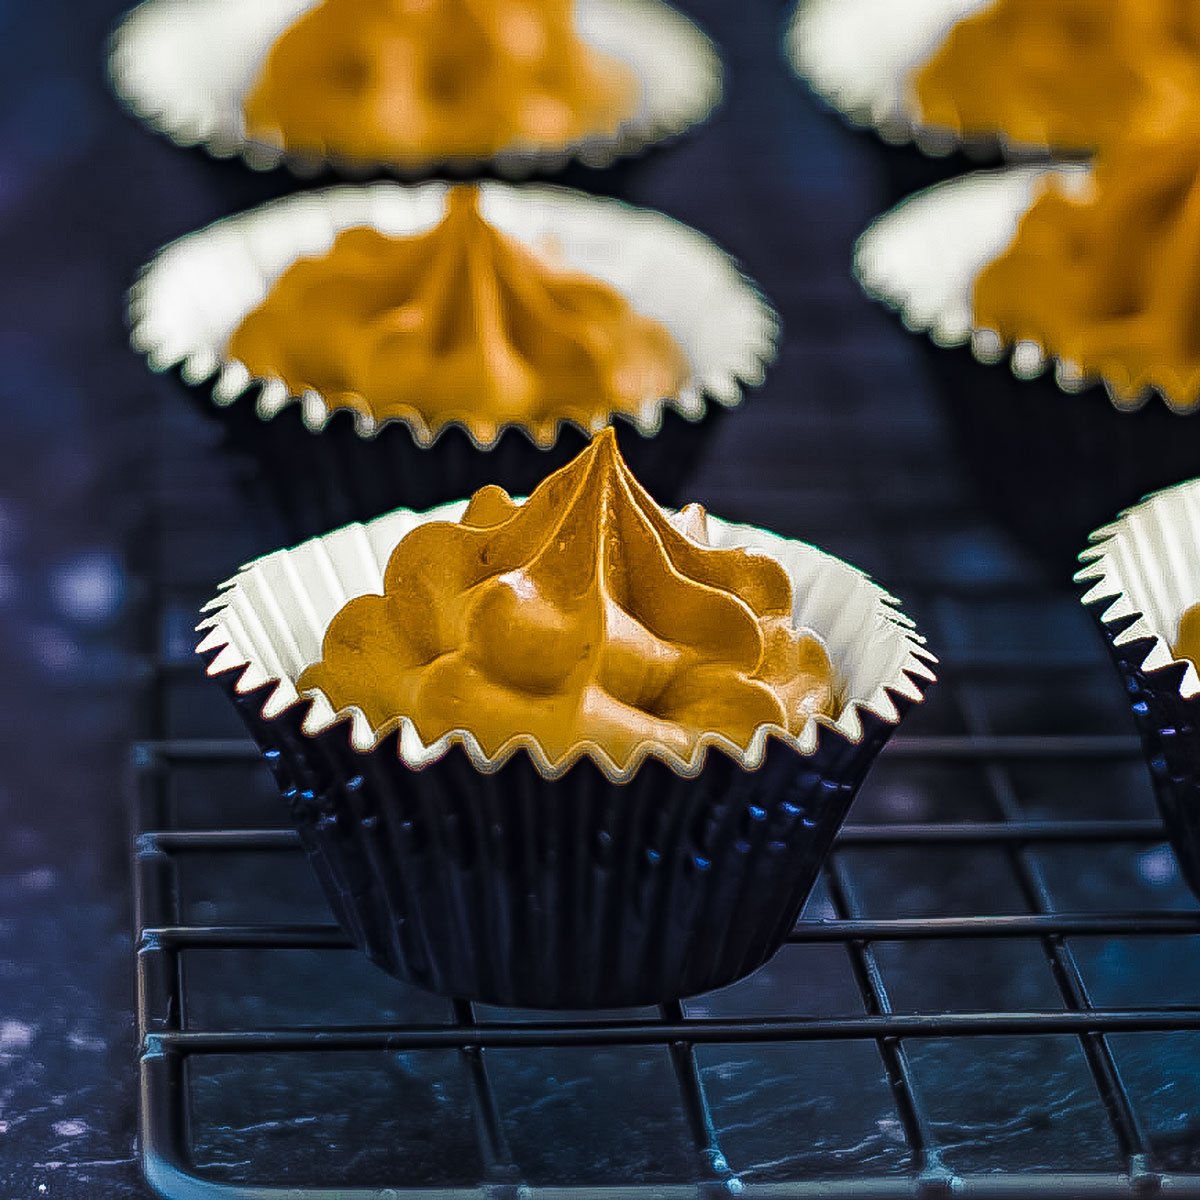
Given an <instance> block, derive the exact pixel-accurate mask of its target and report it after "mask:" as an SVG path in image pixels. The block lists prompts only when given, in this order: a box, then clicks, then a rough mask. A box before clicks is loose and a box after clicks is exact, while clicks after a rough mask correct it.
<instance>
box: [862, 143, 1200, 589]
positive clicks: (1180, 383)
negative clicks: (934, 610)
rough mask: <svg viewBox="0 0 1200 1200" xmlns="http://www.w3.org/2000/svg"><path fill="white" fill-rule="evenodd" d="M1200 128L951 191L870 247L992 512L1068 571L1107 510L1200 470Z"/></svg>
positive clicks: (919, 206) (884, 290)
mask: <svg viewBox="0 0 1200 1200" xmlns="http://www.w3.org/2000/svg"><path fill="white" fill-rule="evenodd" d="M1198 130H1200V125H1195V124H1193V123H1191V122H1189V121H1181V122H1179V123H1178V124H1177V125H1176V127H1175V128H1174V129H1173V131H1172V132H1171V134H1170V135H1169V136H1168V135H1165V134H1154V135H1148V134H1138V135H1135V136H1131V137H1130V138H1128V139H1126V140H1124V141H1122V142H1120V143H1114V145H1112V146H1111V147H1109V148H1108V149H1106V150H1105V151H1104V152H1103V153H1102V154H1101V155H1100V156H1099V158H1098V160H1097V162H1096V165H1095V167H1094V168H1084V167H1074V168H1050V169H1042V168H1029V167H1025V168H1009V169H1007V170H1003V171H999V172H992V173H978V174H975V175H973V176H969V177H967V178H964V179H962V180H956V181H952V182H949V183H945V184H941V185H939V186H937V187H935V188H933V189H930V190H929V191H927V192H925V193H923V194H921V195H919V196H916V197H914V198H913V199H912V200H911V201H909V202H907V203H904V204H901V205H900V206H899V207H897V208H896V209H894V210H893V211H892V212H891V213H889V214H887V215H886V216H884V217H882V218H880V220H878V221H877V222H876V223H875V224H874V225H873V226H872V227H871V229H869V230H868V231H867V233H866V234H864V235H863V237H862V238H861V240H860V242H859V245H858V248H857V252H856V260H855V261H856V270H857V273H858V277H859V279H860V281H861V283H862V285H863V287H864V288H865V289H866V290H867V291H868V293H870V294H871V295H872V296H874V297H876V298H877V299H880V300H882V301H883V302H885V303H886V304H888V305H889V306H891V307H892V308H894V309H896V310H897V311H898V312H899V313H900V315H901V316H902V318H903V320H904V322H905V324H906V325H907V326H908V327H909V328H910V329H913V330H916V331H925V332H927V333H928V334H929V335H930V338H931V339H932V342H933V343H934V344H935V346H936V347H937V349H935V350H934V352H933V354H932V356H931V358H930V363H931V366H932V368H933V370H934V372H935V374H936V377H937V378H938V379H940V380H941V381H942V383H943V384H944V387H943V389H942V390H943V395H944V399H945V407H946V411H947V413H948V416H949V418H950V421H951V424H952V426H953V427H954V428H955V429H956V430H957V431H958V433H959V436H960V444H961V446H962V448H963V449H964V451H965V453H966V456H967V458H968V460H969V463H970V466H971V467H972V470H973V472H974V474H975V476H976V479H977V482H979V483H980V484H981V485H982V487H983V490H984V493H985V496H986V498H987V499H988V500H989V501H990V505H991V507H992V508H993V510H994V511H995V512H996V513H997V514H998V515H1000V516H1001V517H1002V518H1004V519H1006V520H1008V521H1010V522H1014V523H1015V524H1016V526H1017V528H1018V529H1019V531H1020V532H1021V534H1022V536H1023V537H1024V538H1025V540H1026V541H1027V542H1029V543H1030V544H1031V545H1032V546H1033V547H1034V548H1035V549H1037V550H1039V551H1040V552H1041V553H1043V554H1044V555H1047V556H1049V557H1051V558H1056V559H1057V560H1058V563H1059V567H1058V569H1060V570H1065V566H1066V564H1067V563H1069V562H1070V560H1071V558H1072V557H1073V555H1074V553H1075V549H1076V548H1077V547H1078V546H1079V545H1081V544H1082V543H1083V540H1084V538H1086V536H1087V533H1088V532H1089V530H1091V529H1093V528H1095V527H1096V526H1097V525H1098V524H1099V523H1100V522H1101V521H1102V520H1103V519H1104V515H1105V513H1109V512H1114V511H1117V510H1118V509H1120V508H1121V507H1123V506H1125V505H1128V504H1132V503H1133V502H1134V501H1136V500H1138V499H1139V498H1140V497H1141V496H1142V495H1143V494H1145V493H1146V492H1148V491H1152V490H1154V489H1157V488H1161V487H1164V486H1166V485H1168V484H1170V483H1175V482H1177V481H1178V480H1180V479H1183V478H1187V477H1189V476H1191V475H1195V474H1197V473H1200V423H1198V422H1197V421H1195V420H1192V419H1190V416H1191V414H1194V413H1195V411H1196V409H1197V407H1198V406H1200V338H1198V337H1197V332H1196V331H1197V330H1200V289H1198V287H1197V284H1198V283H1200V259H1197V257H1196V254H1195V251H1194V247H1195V246H1196V245H1197V244H1198V243H1200V132H1197V131H1198ZM955 347H957V348H958V349H953V348H955ZM1009 359H1011V365H1012V372H1011V373H1010V372H1005V371H1001V370H999V369H997V367H996V366H994V365H992V364H997V363H1001V362H1003V361H1005V360H1009ZM1013 376H1016V380H1014V378H1013ZM1039 376H1041V377H1042V378H1039ZM1018 380H1019V381H1020V382H1018ZM1101 388H1103V392H1102V391H1101ZM1105 394H1106V395H1107V398H1106V395H1105Z"/></svg>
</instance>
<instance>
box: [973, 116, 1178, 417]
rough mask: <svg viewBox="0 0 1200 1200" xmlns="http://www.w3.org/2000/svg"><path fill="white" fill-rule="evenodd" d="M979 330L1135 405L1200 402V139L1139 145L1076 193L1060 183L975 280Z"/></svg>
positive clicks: (1117, 155) (1127, 147)
mask: <svg viewBox="0 0 1200 1200" xmlns="http://www.w3.org/2000/svg"><path fill="white" fill-rule="evenodd" d="M974 305H975V323H976V325H977V326H979V327H982V328H985V329H993V330H995V331H996V332H997V333H999V335H1000V337H1001V339H1002V340H1003V341H1004V342H1005V343H1011V342H1016V341H1021V340H1029V341H1033V342H1036V343H1037V344H1039V345H1041V346H1042V347H1044V348H1045V350H1046V351H1047V352H1048V353H1049V354H1050V355H1052V356H1053V357H1055V358H1058V359H1061V360H1063V361H1064V362H1066V363H1069V364H1071V365H1072V366H1074V367H1076V368H1078V369H1079V370H1080V371H1082V372H1083V373H1084V374H1085V375H1087V376H1098V377H1100V378H1102V379H1104V380H1106V381H1107V382H1108V383H1109V384H1110V385H1111V387H1112V388H1113V390H1114V393H1115V394H1116V395H1118V396H1119V397H1122V398H1125V399H1127V400H1130V401H1132V400H1135V399H1136V398H1138V397H1139V396H1140V395H1142V393H1144V392H1145V390H1146V389H1147V388H1149V387H1154V388H1157V389H1159V390H1160V391H1161V392H1162V393H1163V395H1164V396H1165V397H1166V399H1167V401H1168V403H1170V404H1171V406H1172V407H1173V408H1176V409H1191V408H1194V407H1195V406H1196V405H1197V403H1200V137H1198V136H1197V135H1196V134H1195V133H1192V132H1189V133H1188V134H1187V135H1185V136H1180V137H1174V138H1139V139H1134V140H1131V141H1129V142H1125V143H1122V144H1121V145H1120V146H1119V147H1114V149H1113V150H1112V152H1111V153H1110V154H1108V155H1107V156H1103V155H1102V156H1101V158H1100V160H1099V161H1098V163H1097V165H1096V167H1095V169H1094V172H1093V175H1092V178H1091V181H1090V184H1089V186H1088V188H1087V189H1086V190H1085V191H1084V192H1083V193H1082V194H1076V193H1075V192H1073V191H1072V190H1070V189H1069V188H1068V187H1066V186H1064V185H1063V183H1062V182H1060V181H1058V180H1052V181H1051V182H1049V183H1048V184H1047V185H1045V190H1044V191H1043V193H1042V195H1041V196H1040V197H1039V198H1038V199H1037V200H1036V201H1035V202H1034V203H1033V205H1032V206H1031V207H1030V209H1029V210H1028V212H1027V213H1026V214H1025V216H1024V218H1023V219H1022V220H1021V222H1020V225H1019V227H1018V230H1017V234H1016V237H1015V238H1014V240H1013V242H1012V244H1011V245H1010V246H1009V247H1008V249H1007V250H1006V251H1005V252H1004V253H1003V254H1002V255H1001V256H1000V257H999V258H997V259H996V260H995V261H994V262H992V263H991V264H989V265H988V266H987V267H986V268H985V269H984V270H983V271H982V272H981V273H980V275H979V276H978V278H977V279H976V281H975V292H974Z"/></svg>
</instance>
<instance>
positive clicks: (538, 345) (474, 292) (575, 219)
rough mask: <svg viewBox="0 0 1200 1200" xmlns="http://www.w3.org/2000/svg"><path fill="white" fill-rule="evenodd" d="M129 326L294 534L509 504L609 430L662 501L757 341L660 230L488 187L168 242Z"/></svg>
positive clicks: (348, 199) (766, 339)
mask: <svg viewBox="0 0 1200 1200" xmlns="http://www.w3.org/2000/svg"><path fill="white" fill-rule="evenodd" d="M130 311H131V321H132V326H133V332H132V340H133V343H134V345H135V346H137V347H138V348H139V349H141V350H142V351H143V352H144V353H145V354H146V355H147V358H148V360H149V362H150V365H151V366H152V367H154V368H155V369H159V370H161V369H166V368H170V367H178V368H179V371H180V374H181V376H182V377H183V379H184V381H185V383H186V384H187V385H188V394H189V395H191V396H192V397H193V398H194V399H195V400H196V401H197V403H198V404H199V406H200V408H201V409H202V411H203V412H204V413H205V414H206V415H207V416H209V417H210V418H215V419H218V420H220V421H221V422H222V424H223V425H224V427H225V430H226V434H227V438H228V441H229V443H230V448H231V450H232V452H233V453H234V454H235V455H236V456H237V457H238V461H243V460H245V461H246V462H247V463H248V464H249V468H250V470H251V472H252V473H251V475H250V478H249V486H252V487H257V486H258V485H259V484H260V482H261V483H266V484H269V485H270V487H271V488H273V489H274V491H273V493H272V494H273V496H274V499H272V500H271V504H270V507H271V508H272V509H274V510H278V511H279V513H280V514H281V516H282V518H283V520H284V528H283V531H282V536H284V537H294V538H298V537H303V536H308V535H312V534H317V533H321V532H324V531H325V530H328V529H329V528H332V527H335V526H336V525H338V524H344V523H346V522H347V521H351V520H362V519H366V518H370V517H373V516H377V515H378V514H379V513H381V512H386V511H388V510H389V509H391V508H394V507H396V506H397V505H400V504H403V505H406V506H407V507H411V508H420V507H425V506H427V505H430V504H435V503H439V502H443V501H446V500H450V499H454V498H457V497H459V496H463V495H467V494H469V493H471V492H473V491H475V490H476V489H477V488H479V487H481V486H483V484H485V483H489V482H494V483H499V484H502V485H503V486H505V487H507V488H508V489H509V490H510V491H513V492H515V493H518V494H520V493H527V492H528V491H529V490H531V489H532V488H533V487H534V486H536V484H537V483H538V482H539V481H540V480H541V479H542V478H544V477H545V476H546V475H547V474H548V473H549V472H550V471H552V470H555V469H556V468H558V467H559V466H562V465H563V464H564V463H566V462H567V461H568V460H569V459H570V458H571V457H572V456H573V455H574V454H576V453H578V452H579V451H580V450H581V449H582V448H583V446H584V445H586V442H587V438H588V436H589V435H590V433H592V432H594V431H595V430H596V429H599V428H600V427H602V426H604V425H606V424H610V423H615V424H616V425H617V426H618V429H619V436H620V438H621V442H622V448H623V450H624V452H625V453H626V454H628V455H629V457H630V460H631V462H632V463H633V464H634V466H635V468H636V469H637V470H638V472H639V474H641V475H643V476H644V477H645V479H646V482H647V483H648V484H649V485H650V486H653V487H655V488H656V490H658V491H659V493H660V494H661V495H663V496H665V497H666V498H668V499H671V500H674V499H677V498H680V499H681V498H682V496H681V491H682V489H683V488H684V487H685V486H686V483H687V480H688V478H689V477H690V475H691V473H692V471H693V470H694V468H695V466H696V465H697V464H698V462H699V461H700V459H701V457H702V454H703V452H704V450H705V447H706V444H707V442H708V440H709V438H710V437H711V435H712V433H713V431H714V429H715V428H716V426H717V424H718V422H719V420H720V418H721V416H722V414H723V413H724V412H725V411H726V410H728V409H731V408H734V407H736V406H737V405H738V404H739V403H740V402H741V400H742V398H743V394H744V390H743V389H744V388H746V387H750V386H754V385H756V384H758V383H760V382H761V381H762V378H763V376H764V373H765V370H766V366H767V364H768V363H769V362H770V360H771V359H772V358H773V357H774V353H775V339H776V333H777V329H778V321H777V318H776V316H775V314H774V312H773V310H772V309H771V307H770V305H769V304H768V303H767V301H766V300H765V299H764V298H763V297H762V296H761V295H760V294H759V292H758V291H757V289H756V288H755V286H754V285H753V284H752V283H751V282H750V281H749V280H748V279H746V278H745V277H744V276H743V275H742V274H741V273H740V272H739V271H738V269H737V266H736V265H735V264H734V262H733V261H732V260H731V259H730V258H729V256H728V255H726V254H724V253H723V252H722V251H721V250H719V249H718V248H717V247H716V246H714V245H713V243H711V242H710V241H709V240H708V239H707V238H705V237H703V236H702V235H701V234H699V233H697V232H695V231H694V230H690V229H688V228H687V227H686V226H683V225H681V224H680V223H679V222H677V221H673V220H672V219H671V218H669V217H666V216H664V215H662V214H659V213H654V212H649V211H647V210H642V209H635V208H632V207H630V206H628V205H624V204H621V203H620V202H617V201H612V200H603V199H597V198H595V197H590V196H586V195H583V194H582V193H577V192H570V191H567V190H566V189H561V188H529V187H512V186H508V185H504V184H495V183H484V184H481V185H458V186H453V187H449V188H447V187H446V186H445V185H442V184H427V185H422V186H420V187H408V186H405V185H402V184H394V183H382V184H375V185H371V186H369V187H344V188H335V189H328V190H326V191H321V192H314V193H308V194H305V195H302V196H296V197H290V198H288V199H286V200H283V201H278V202H276V203H274V204H270V205H266V206H264V207H263V208H261V209H258V210H255V211H253V212H251V213H247V214H243V215H241V216H237V217H232V218H229V219H227V220H225V221H222V222H218V223H217V224H216V225H214V226H212V227H210V228H209V229H207V230H202V231H200V232H199V233H196V234H192V235H189V236H188V237H185V238H183V239H181V240H180V241H179V242H176V243H174V244H173V245H171V246H169V247H167V248H166V249H165V250H164V251H162V252H161V253H160V255H159V256H158V257H157V258H156V259H155V261H154V262H153V263H152V264H151V265H150V266H149V267H148V268H147V269H146V270H145V271H144V272H143V274H142V276H141V278H140V279H139V281H138V283H137V284H136V285H135V287H134V289H133V291H132V294H131V299H130ZM266 507H267V506H263V508H262V511H264V512H265V511H266Z"/></svg>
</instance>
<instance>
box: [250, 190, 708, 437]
mask: <svg viewBox="0 0 1200 1200" xmlns="http://www.w3.org/2000/svg"><path fill="white" fill-rule="evenodd" d="M479 200H480V197H479V189H478V187H476V186H467V185H461V186H458V187H453V188H451V189H450V190H449V192H448V195H447V202H446V212H445V215H444V217H443V218H442V220H441V222H440V223H439V224H438V225H436V226H435V227H434V228H433V229H431V230H428V231H427V232H425V233H420V234H416V235H414V236H410V237H389V236H387V235H385V234H382V233H379V232H378V231H377V230H375V229H371V228H366V227H359V228H354V229H348V230H346V231H344V232H343V233H341V234H339V235H338V237H337V238H336V239H335V240H334V243H333V246H332V247H331V248H330V249H329V251H328V252H327V253H326V254H325V255H324V256H322V257H320V258H316V259H301V260H299V261H297V262H295V263H294V264H293V265H292V266H291V267H289V268H288V269H287V270H286V271H285V272H284V273H283V275H282V276H281V277H280V278H279V279H278V280H277V281H276V283H275V285H274V287H273V288H272V289H271V292H270V294H269V295H268V296H267V298H266V299H265V300H264V301H263V303H262V304H261V305H260V306H259V307H258V308H257V309H255V310H254V311H253V312H251V313H250V314H249V315H248V316H247V317H246V318H245V319H244V320H243V321H242V323H241V325H240V326H239V327H238V329H237V330H236V331H235V333H234V334H233V337H232V339H231V340H230V343H229V348H228V349H229V354H230V356H231V357H233V358H235V359H238V360H239V361H241V362H243V363H244V364H245V365H246V367H247V368H248V369H249V371H250V373H251V374H252V375H254V376H256V377H259V378H280V379H282V380H283V381H284V382H285V383H286V384H287V385H288V388H289V390H290V391H291V392H292V394H293V395H303V394H304V393H305V392H306V391H309V390H312V391H315V392H317V393H318V394H319V395H321V396H323V397H324V399H325V400H326V402H327V403H328V404H329V405H330V406H331V407H341V408H353V409H357V410H359V411H361V412H363V413H365V414H366V415H368V416H370V417H371V418H372V419H374V420H376V421H380V420H386V419H389V418H393V417H399V418H402V419H408V420H410V422H411V423H412V424H413V425H414V426H415V427H416V428H417V430H418V432H419V433H420V434H421V435H422V436H423V437H432V436H436V434H437V433H438V432H439V431H440V430H441V429H442V428H443V427H444V426H445V425H447V424H449V423H451V422H457V423H459V424H461V425H464V426H466V428H467V429H468V430H470V431H471V433H472V434H473V435H474V436H475V438H476V440H477V441H479V442H483V443H488V442H491V441H493V440H494V439H495V437H496V436H497V433H498V431H499V430H500V429H501V428H503V427H504V426H505V425H521V426H524V427H525V428H526V429H528V430H529V431H530V432H531V433H532V434H533V436H534V438H535V440H536V441H538V442H539V443H542V444H546V443H548V442H550V441H553V439H554V435H555V433H556V432H557V428H558V425H559V423H560V422H561V421H572V422H574V423H575V424H577V425H579V426H581V427H582V428H585V429H590V428H594V427H595V426H596V425H597V424H599V423H601V422H603V421H606V420H607V419H608V418H609V417H610V416H611V415H612V414H613V413H616V412H622V413H628V414H634V415H636V414H638V413H640V412H641V411H642V410H643V409H644V408H645V407H646V406H647V405H649V404H652V403H654V402H657V401H660V400H662V399H664V398H666V397H670V396H675V395H678V394H679V392H680V390H681V389H682V388H683V386H684V384H685V383H686V381H687V379H688V377H689V374H690V372H689V368H688V365H687V362H686V359H685V357H684V355H683V352H682V350H681V349H680V348H679V346H678V345H677V344H676V342H675V340H674V338H673V337H672V336H671V334H670V333H669V332H668V330H667V329H666V328H665V326H663V325H661V324H660V323H659V322H657V321H654V320H652V319H650V318H648V317H644V316H641V315H639V314H638V313H636V312H634V310H633V309H632V307H631V306H630V304H629V302H628V301H627V300H626V299H625V298H624V297H623V296H622V295H621V294H620V293H619V292H617V291H616V290H615V289H614V288H611V287H609V286H608V284H606V283H603V282H601V281H600V280H598V279H594V278H592V277H591V276H589V275H585V274H583V273H581V272H578V271H574V270H569V269H566V268H563V267H560V266H557V265H554V264H552V263H550V262H549V261H547V260H545V259H544V258H542V257H539V256H538V255H536V254H534V252H533V251H532V250H530V249H529V248H528V247H527V246H525V245H523V244H522V243H521V242H519V241H517V240H516V239H514V238H511V237H508V236H507V235H505V234H503V233H501V232H500V231H499V230H497V229H496V228H494V227H493V226H492V225H490V224H489V223H488V222H487V221H486V220H485V219H484V217H483V215H482V213H481V212H480V209H479Z"/></svg>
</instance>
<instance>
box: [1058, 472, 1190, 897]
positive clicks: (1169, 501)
mask: <svg viewBox="0 0 1200 1200" xmlns="http://www.w3.org/2000/svg"><path fill="white" fill-rule="evenodd" d="M1091 541H1092V545H1090V546H1089V547H1088V549H1086V550H1085V551H1084V552H1083V553H1082V554H1081V555H1080V560H1081V561H1082V562H1083V563H1084V564H1085V565H1084V567H1083V569H1082V570H1080V571H1079V573H1078V574H1077V575H1076V577H1075V578H1076V581H1077V582H1079V583H1081V584H1083V585H1084V586H1085V588H1086V589H1087V590H1086V592H1085V594H1084V596H1083V603H1084V604H1085V605H1086V606H1087V607H1088V608H1089V609H1091V611H1092V612H1093V615H1094V616H1095V617H1096V619H1097V621H1098V622H1099V624H1100V628H1101V630H1102V632H1103V633H1104V636H1105V638H1106V639H1107V641H1108V644H1109V649H1110V650H1111V652H1112V655H1113V658H1114V660H1115V662H1116V664H1117V667H1118V669H1119V670H1120V672H1121V675H1122V677H1123V679H1124V681H1125V686H1126V691H1127V693H1128V695H1129V700H1130V706H1131V708H1132V711H1133V716H1134V720H1135V722H1136V723H1137V726H1138V730H1139V733H1140V735H1141V738H1142V744H1143V747H1144V749H1145V754H1146V760H1147V763H1148V765H1149V768H1150V773H1151V777H1152V779H1153V781H1154V788H1155V794H1156V796H1157V798H1158V802H1159V808H1160V810H1161V812H1162V815H1163V821H1164V824H1165V825H1166V828H1167V833H1168V835H1169V836H1170V838H1171V842H1172V845H1173V846H1174V848H1175V852H1176V855H1177V857H1178V858H1179V861H1180V865H1181V867H1182V868H1183V872H1184V875H1185V877H1186V878H1187V880H1188V882H1189V884H1190V885H1191V887H1192V889H1193V891H1195V892H1196V893H1197V895H1200V675H1198V674H1197V672H1196V667H1195V666H1194V664H1193V663H1191V662H1190V661H1189V660H1187V659H1177V658H1176V657H1175V655H1174V653H1173V652H1172V650H1171V645H1172V643H1173V642H1174V641H1175V638H1176V635H1177V632H1178V629H1179V621H1180V618H1181V617H1182V616H1183V614H1184V612H1185V611H1186V610H1187V609H1188V608H1190V607H1191V606H1192V605H1193V604H1195V603H1196V602H1197V601H1198V600H1200V550H1198V547H1200V480H1192V481H1190V482H1188V483H1182V484H1179V485H1177V486H1175V487H1172V488H1168V489H1167V490H1165V491H1162V492H1158V493H1156V494H1155V495H1153V496H1150V497H1148V498H1147V499H1145V500H1143V501H1142V503H1140V504H1138V505H1136V506H1135V507H1133V508H1130V509H1128V510H1127V511H1125V512H1123V513H1122V514H1121V515H1120V516H1119V517H1118V518H1117V519H1116V521H1114V522H1113V523H1112V524H1110V525H1106V526H1105V527H1104V528H1102V529H1099V530H1097V531H1096V532H1095V533H1093V534H1092V536H1091Z"/></svg>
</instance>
